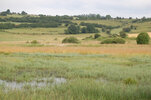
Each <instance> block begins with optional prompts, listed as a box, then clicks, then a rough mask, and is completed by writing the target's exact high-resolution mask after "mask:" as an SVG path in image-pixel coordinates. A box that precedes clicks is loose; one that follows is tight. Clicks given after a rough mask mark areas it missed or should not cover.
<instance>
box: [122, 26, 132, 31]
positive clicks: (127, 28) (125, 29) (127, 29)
mask: <svg viewBox="0 0 151 100" xmlns="http://www.w3.org/2000/svg"><path fill="white" fill-rule="evenodd" d="M130 31H131V28H129V27H126V28H123V32H130Z"/></svg>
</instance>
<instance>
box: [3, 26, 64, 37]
mask: <svg viewBox="0 0 151 100" xmlns="http://www.w3.org/2000/svg"><path fill="white" fill-rule="evenodd" d="M65 29H66V28H64V27H59V28H16V29H8V30H5V31H6V32H8V33H14V34H27V35H28V34H29V35H40V34H41V35H48V34H49V35H54V34H63V33H64V30H65Z"/></svg>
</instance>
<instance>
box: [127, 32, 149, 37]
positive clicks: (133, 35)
mask: <svg viewBox="0 0 151 100" xmlns="http://www.w3.org/2000/svg"><path fill="white" fill-rule="evenodd" d="M148 35H149V36H150V37H151V32H148ZM137 36H138V33H134V34H128V37H137Z"/></svg>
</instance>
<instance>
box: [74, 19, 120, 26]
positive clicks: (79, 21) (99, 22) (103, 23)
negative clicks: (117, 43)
mask: <svg viewBox="0 0 151 100" xmlns="http://www.w3.org/2000/svg"><path fill="white" fill-rule="evenodd" d="M72 22H74V23H78V24H80V23H81V22H85V23H97V24H102V25H112V26H118V25H122V23H121V22H118V21H114V20H73V21H72Z"/></svg>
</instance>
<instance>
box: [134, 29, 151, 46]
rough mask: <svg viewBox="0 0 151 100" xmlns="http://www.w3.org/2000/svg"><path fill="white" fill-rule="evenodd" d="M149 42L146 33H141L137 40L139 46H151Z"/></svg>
mask: <svg viewBox="0 0 151 100" xmlns="http://www.w3.org/2000/svg"><path fill="white" fill-rule="evenodd" d="M149 40H150V37H149V35H148V34H147V33H145V32H143V33H140V34H139V35H138V36H137V38H136V42H137V44H149Z"/></svg>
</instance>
